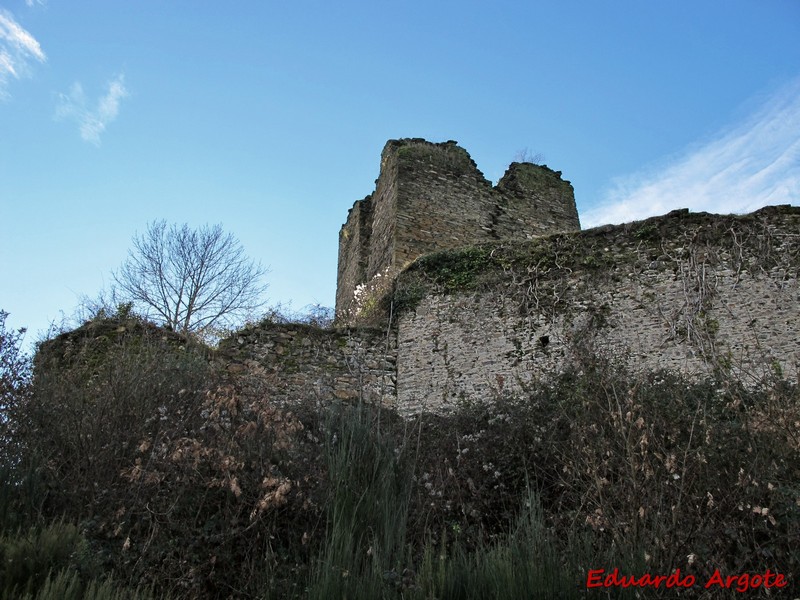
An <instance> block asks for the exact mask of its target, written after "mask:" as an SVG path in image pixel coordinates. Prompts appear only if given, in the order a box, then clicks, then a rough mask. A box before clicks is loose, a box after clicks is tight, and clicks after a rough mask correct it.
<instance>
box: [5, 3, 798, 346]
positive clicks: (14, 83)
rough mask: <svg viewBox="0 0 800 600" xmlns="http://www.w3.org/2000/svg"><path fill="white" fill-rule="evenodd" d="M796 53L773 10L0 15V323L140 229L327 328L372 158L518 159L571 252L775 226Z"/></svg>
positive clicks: (64, 6) (788, 27)
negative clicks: (541, 171)
mask: <svg viewBox="0 0 800 600" xmlns="http://www.w3.org/2000/svg"><path fill="white" fill-rule="evenodd" d="M798 40H800V1H798V0H768V1H763V0H760V1H759V0H749V1H744V0H715V1H711V0H695V1H692V2H689V1H688V0H687V1H683V2H680V1H673V2H654V1H647V2H646V1H642V0H635V1H634V0H613V1H612V0H607V1H597V0H593V1H586V0H584V1H581V2H578V1H574V0H559V1H558V2H555V1H548V2H537V1H532V0H529V1H525V2H521V1H516V2H510V1H505V0H495V1H493V2H477V1H470V0H459V1H453V2H450V1H437V0H426V1H424V2H422V1H416V0H413V1H402V0H395V1H394V2H381V1H379V0H372V1H370V2H361V1H348V0H340V2H330V1H329V0H328V1H323V2H308V1H304V0H296V1H294V2H274V1H270V0H262V1H259V2H252V1H242V2H236V3H216V2H215V3H212V2H198V1H197V0H195V1H193V2H189V1H179V0H173V1H166V0H160V1H157V2H156V1H153V0H137V1H136V2H132V1H129V2H108V1H99V0H96V1H92V2H88V1H83V0H71V1H70V2H66V1H65V0H0V214H2V234H0V308H2V309H5V310H6V311H8V312H10V313H11V316H10V317H9V321H8V324H9V325H12V326H15V327H19V326H27V327H28V328H29V330H30V331H31V335H32V336H35V335H36V332H37V331H39V330H42V329H44V328H46V326H47V324H48V323H49V322H50V321H51V320H54V319H55V320H58V319H60V317H61V312H62V311H63V312H64V313H65V314H67V315H69V314H71V313H72V311H73V310H74V308H75V306H76V304H77V303H78V300H79V296H81V295H83V294H86V295H89V296H93V295H96V294H97V293H98V292H99V290H100V289H101V288H103V287H107V286H108V285H109V283H110V273H111V271H112V270H113V269H115V268H117V267H118V266H119V265H120V263H121V262H122V261H123V260H124V258H125V256H126V253H127V249H128V248H129V247H130V240H131V237H132V236H133V235H134V234H135V233H136V232H137V231H138V232H141V231H143V230H144V229H145V227H146V225H147V223H148V222H150V221H152V220H155V219H166V220H167V221H170V222H176V223H183V222H188V223H189V224H191V225H201V224H204V223H212V224H213V223H221V224H222V225H223V227H224V228H225V230H226V231H229V232H231V233H233V234H234V235H235V236H236V237H238V238H239V240H240V241H241V242H242V244H243V245H244V247H245V250H246V252H247V253H248V255H249V256H251V257H252V258H254V259H256V260H260V261H261V262H262V263H263V264H264V265H265V266H268V267H269V268H270V270H271V272H270V274H269V275H268V278H267V280H268V283H269V284H270V288H269V291H268V301H269V302H270V303H271V304H275V303H278V302H283V303H286V302H290V301H291V302H292V306H293V307H294V308H300V307H302V306H304V305H306V304H309V303H321V304H323V305H332V304H333V302H334V294H335V284H336V260H337V243H338V231H339V227H340V226H341V224H342V223H343V222H344V219H345V217H346V214H347V210H348V209H349V208H350V206H351V205H352V203H353V202H354V201H355V200H357V199H360V198H363V197H364V196H366V195H367V194H369V193H370V192H371V191H372V190H373V187H374V180H375V178H376V177H377V175H378V167H379V154H380V151H381V149H382V147H383V145H384V143H385V142H386V140H387V139H391V138H399V137H424V138H427V139H430V140H432V141H445V140H449V139H454V140H458V141H459V142H460V144H461V145H462V146H463V147H464V148H466V149H467V150H468V151H469V152H470V154H471V155H472V157H473V159H474V160H475V161H476V162H477V164H478V167H479V168H480V169H481V170H482V171H483V172H484V174H485V175H486V176H487V178H489V179H491V180H492V181H495V182H496V181H497V179H498V178H499V177H500V176H501V175H502V174H503V172H504V170H505V168H506V166H507V165H508V163H509V162H511V161H512V160H514V157H515V155H517V154H518V153H519V152H520V151H521V150H523V149H526V148H527V149H528V150H529V151H530V152H531V153H540V154H542V155H543V156H544V162H546V163H547V164H548V165H549V166H550V167H551V168H554V169H557V170H560V171H562V172H563V174H564V175H563V176H564V177H565V178H566V179H568V180H570V181H571V182H572V184H573V186H574V187H575V196H576V200H577V203H578V210H579V213H580V215H581V220H582V223H583V224H584V226H592V225H597V224H601V223H606V222H623V221H629V220H633V219H638V218H643V217H646V216H649V215H654V214H660V213H664V212H668V211H669V210H672V209H675V208H681V207H688V208H690V209H692V210H709V211H713V212H742V211H749V210H752V209H754V208H757V207H759V206H763V205H765V204H776V203H791V204H800V42H798Z"/></svg>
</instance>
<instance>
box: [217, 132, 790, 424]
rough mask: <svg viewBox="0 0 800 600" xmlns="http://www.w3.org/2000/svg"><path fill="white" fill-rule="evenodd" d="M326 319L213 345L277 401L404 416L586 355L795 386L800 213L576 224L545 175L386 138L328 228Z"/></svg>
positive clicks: (515, 385) (676, 214)
mask: <svg viewBox="0 0 800 600" xmlns="http://www.w3.org/2000/svg"><path fill="white" fill-rule="evenodd" d="M387 307H388V309H387ZM336 315H337V323H338V325H337V327H335V328H333V329H319V328H315V327H310V326H304V325H282V324H274V323H264V324H262V325H257V326H253V327H248V328H245V329H243V330H241V331H239V332H237V333H236V334H235V335H234V336H233V337H231V338H228V339H227V340H223V342H222V343H221V344H220V350H221V353H222V356H224V357H225V360H226V361H227V362H226V364H227V368H228V370H229V371H230V372H231V373H241V374H250V375H252V376H255V377H257V378H258V379H259V380H260V381H262V382H263V383H264V385H265V386H266V388H267V391H268V392H269V397H270V398H271V399H272V400H273V401H276V402H292V401H293V400H297V399H308V398H312V399H317V400H318V401H319V402H322V403H324V402H330V401H331V400H333V399H339V400H344V401H365V402H371V403H380V404H383V405H385V406H387V407H392V408H394V409H396V410H397V411H398V412H399V413H401V414H410V413H417V412H420V411H434V412H443V411H448V410H450V409H452V408H453V407H455V406H457V404H458V403H459V402H460V401H462V400H464V399H471V400H483V401H487V400H491V399H492V398H496V397H498V396H499V395H509V394H510V395H524V394H525V393H526V390H527V389H529V386H531V385H532V384H535V383H536V382H538V381H543V380H547V378H548V377H550V376H552V375H554V374H557V373H559V372H562V371H564V370H565V369H567V368H569V366H570V365H571V364H575V361H576V360H579V359H580V357H587V356H588V357H608V358H611V359H613V360H616V361H620V362H623V363H626V364H627V365H628V366H629V367H631V368H633V369H635V370H639V371H657V370H660V369H665V370H671V371H678V372H681V373H683V374H684V375H687V376H689V377H696V378H707V377H712V378H716V379H718V380H723V381H740V382H742V383H743V384H745V385H757V384H758V383H759V382H760V381H764V380H765V378H769V377H774V376H778V377H781V378H787V379H790V380H794V381H797V379H798V376H800V344H798V340H800V208H798V207H792V206H776V207H766V208H763V209H761V210H759V211H757V212H755V213H752V214H749V215H710V214H706V213H689V211H688V210H685V209H684V210H677V211H673V212H671V213H669V214H668V215H664V216H661V217H653V218H650V219H647V220H644V221H638V222H633V223H626V224H624V225H616V226H604V227H597V228H594V229H589V230H583V231H581V230H580V224H579V221H578V214H577V211H576V208H575V200H574V196H573V190H572V186H571V185H570V183H569V182H567V181H564V180H563V179H561V174H560V173H558V172H556V171H552V170H550V169H548V168H547V167H543V166H537V165H533V164H525V163H523V164H520V163H514V164H512V165H511V166H510V167H509V169H508V171H507V172H506V174H505V175H504V176H503V178H502V179H501V180H500V181H499V182H498V184H497V185H496V186H494V187H493V186H492V185H491V183H490V182H488V181H487V180H486V179H485V178H484V176H483V175H482V174H481V173H480V171H478V169H477V167H476V166H475V164H474V163H473V161H472V159H471V158H470V157H469V155H468V154H467V152H466V151H465V150H463V149H462V148H460V147H458V146H457V145H456V143H455V142H445V143H441V144H433V143H430V142H426V141H424V140H419V139H406V140H396V141H390V142H388V143H387V144H386V147H385V148H384V150H383V154H382V157H381V172H380V176H379V178H378V180H377V182H376V189H375V191H374V192H373V193H372V194H371V195H370V196H367V197H366V198H365V199H364V200H359V201H357V202H356V203H355V205H354V206H353V208H352V209H351V210H350V212H349V214H348V217H347V222H346V223H345V224H344V226H343V227H342V229H341V232H340V234H339V268H338V286H337V292H336Z"/></svg>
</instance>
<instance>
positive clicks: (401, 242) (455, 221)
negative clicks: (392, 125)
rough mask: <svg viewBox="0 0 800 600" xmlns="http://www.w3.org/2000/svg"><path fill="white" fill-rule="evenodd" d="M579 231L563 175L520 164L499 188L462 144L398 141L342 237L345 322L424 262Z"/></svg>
mask: <svg viewBox="0 0 800 600" xmlns="http://www.w3.org/2000/svg"><path fill="white" fill-rule="evenodd" d="M578 229H580V223H579V221H578V212H577V209H576V207H575V198H574V193H573V190H572V186H571V185H570V183H569V182H568V181H564V180H563V179H561V173H559V172H558V171H552V170H550V169H548V168H547V167H545V166H539V165H534V164H531V163H512V164H511V166H510V167H509V168H508V170H507V171H506V173H505V175H504V176H503V177H502V179H501V180H500V181H499V182H498V184H497V186H495V187H492V184H491V183H490V182H489V181H488V180H487V179H486V178H485V177H484V176H483V174H482V173H481V172H480V171H479V170H478V168H477V166H476V165H475V163H474V162H473V160H472V159H471V158H470V156H469V154H468V153H467V151H466V150H464V149H463V148H461V147H459V146H458V145H457V144H456V142H452V141H450V142H444V143H441V144H434V143H431V142H427V141H425V140H421V139H402V140H390V141H389V142H387V144H386V146H385V147H384V149H383V153H382V155H381V170H380V176H379V177H378V180H377V181H376V188H375V191H374V192H373V193H372V194H371V195H369V196H367V197H366V198H364V199H363V200H359V201H357V202H356V203H355V204H354V205H353V208H352V209H350V212H349V213H348V216H347V222H346V223H345V224H344V225H343V226H342V229H341V231H340V232H339V270H338V277H337V288H336V317H337V321H338V322H339V323H348V322H351V321H353V319H354V317H356V316H358V313H359V312H361V310H362V309H363V308H364V306H365V305H366V304H367V303H368V302H369V301H370V300H373V299H374V298H364V296H365V295H366V296H374V295H375V291H376V290H375V289H373V288H377V289H378V291H380V290H381V289H382V288H381V286H380V285H379V284H380V283H381V279H382V280H383V281H386V280H391V279H392V278H393V277H394V276H395V275H396V274H397V273H398V272H399V271H400V270H402V269H403V268H404V267H405V266H407V265H408V264H410V263H411V262H412V261H413V260H414V259H416V258H417V257H419V256H422V255H424V254H428V253H430V252H434V251H436V250H442V249H448V248H459V247H463V246H469V245H472V244H478V243H481V242H490V241H498V240H526V239H531V238H533V237H536V236H541V235H546V234H550V233H556V232H561V231H575V230H578ZM359 287H360V289H359ZM357 290H358V291H357ZM359 294H360V295H361V298H357V296H359Z"/></svg>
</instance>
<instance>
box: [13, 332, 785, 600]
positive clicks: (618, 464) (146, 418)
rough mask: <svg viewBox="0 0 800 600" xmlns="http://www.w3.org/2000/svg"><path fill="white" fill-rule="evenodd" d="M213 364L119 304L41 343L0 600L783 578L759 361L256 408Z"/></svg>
mask: <svg viewBox="0 0 800 600" xmlns="http://www.w3.org/2000/svg"><path fill="white" fill-rule="evenodd" d="M6 333H8V332H6ZM225 367H226V363H225V361H224V357H223V356H221V355H219V354H218V353H216V352H214V351H211V350H209V349H207V348H205V347H203V346H202V345H199V344H196V343H193V342H190V341H188V340H186V339H184V338H181V337H180V336H177V335H176V334H173V333H171V332H167V331H164V330H162V329H159V328H156V327H154V326H152V325H150V324H147V323H144V322H141V321H139V320H137V319H134V318H125V319H117V320H102V321H95V322H90V323H88V324H87V325H85V326H84V327H82V328H80V329H78V330H76V331H73V332H70V333H67V334H64V335H62V336H60V337H58V338H56V339H54V340H52V341H51V342H49V343H46V344H44V345H43V346H42V347H41V349H40V351H39V354H38V357H37V361H36V368H35V371H34V376H33V379H32V381H31V382H30V385H29V386H17V387H15V388H13V389H10V391H9V395H6V394H5V392H4V406H3V419H4V425H5V426H6V427H5V429H4V435H3V444H4V452H3V457H4V465H3V469H4V471H3V472H4V474H5V476H4V479H3V482H4V483H3V490H2V496H1V497H0V499H1V501H2V505H0V508H1V509H2V510H0V515H2V517H3V520H2V526H3V529H2V538H0V553H2V558H3V565H4V566H3V569H4V571H2V573H3V575H2V586H0V589H2V596H3V597H8V598H12V597H14V598H16V597H23V595H24V594H25V593H27V594H28V596H27V597H31V598H49V597H74V598H78V597H96V598H123V597H124V598H134V597H157V598H161V597H172V598H228V597H236V598H370V599H372V598H419V599H423V598H424V599H429V598H441V599H451V598H556V597H560V598H572V597H574V598H584V597H586V596H587V593H588V592H591V593H589V595H590V596H592V595H593V594H594V595H596V596H597V597H608V596H618V595H619V596H623V597H627V596H630V597H634V596H633V592H632V591H630V590H623V589H622V588H621V587H619V586H613V587H609V588H601V590H602V593H600V592H597V591H596V590H594V589H591V590H587V577H588V576H589V573H590V571H593V570H597V569H605V570H606V571H607V572H611V571H613V569H614V568H618V569H619V572H620V573H621V574H627V575H635V576H637V577H640V576H642V575H644V574H651V575H653V576H655V575H657V574H663V575H670V574H671V573H674V572H675V571H676V570H678V569H680V573H681V577H683V578H684V580H685V577H687V576H690V575H691V576H692V577H695V578H696V582H697V583H696V584H695V585H692V586H690V587H688V588H686V589H683V590H682V591H683V596H684V597H729V596H730V591H729V590H723V589H721V588H720V587H719V586H712V587H711V588H710V589H708V590H707V589H704V584H705V582H706V581H708V580H709V578H711V577H712V576H713V575H714V573H715V570H717V569H718V570H719V571H720V572H721V573H723V574H724V575H726V576H727V575H736V576H739V575H742V574H744V573H749V574H757V573H761V574H762V575H763V574H764V573H765V571H766V570H767V569H769V570H770V571H771V572H772V573H780V574H782V576H783V577H785V578H786V579H787V580H788V581H789V584H788V587H787V588H782V589H777V588H772V589H770V590H769V593H768V592H767V590H765V589H764V587H763V586H761V587H759V588H757V589H752V590H749V592H748V595H749V596H750V597H759V596H765V597H766V596H770V597H773V596H774V595H775V594H776V593H781V592H784V593H787V594H788V596H787V597H793V596H791V593H794V594H795V595H796V590H797V587H796V586H797V578H798V575H799V574H800V544H798V543H797V542H798V540H800V404H798V400H800V392H798V389H797V386H796V385H794V384H790V383H787V382H785V381H782V380H780V379H779V378H777V377H775V378H774V379H773V380H772V381H769V382H767V383H765V385H764V386H762V387H761V388H759V389H755V390H753V389H751V390H745V389H743V388H741V387H739V386H737V385H733V384H730V383H729V382H726V381H711V380H708V381H703V382H688V381H684V380H682V379H681V378H679V377H678V376H676V375H671V374H667V373H647V374H632V373H630V372H628V371H626V370H625V368H623V367H620V366H618V365H614V364H610V363H607V362H603V361H601V360H600V359H596V358H586V359H585V360H584V362H582V363H578V364H575V365H574V368H572V369H570V370H568V371H567V372H565V373H563V374H562V375H560V376H558V377H556V378H555V379H553V380H552V381H550V382H548V383H547V384H544V383H542V384H537V385H531V386H529V387H528V388H527V389H525V391H524V393H522V394H515V395H513V396H512V395H510V394H502V393H499V394H498V395H497V396H496V397H494V398H492V399H491V401H490V402H477V401H474V399H470V398H466V399H465V400H464V401H463V402H462V403H461V405H460V406H459V407H458V410H456V411H454V412H453V413H451V414H449V415H447V416H442V415H438V416H437V415H431V414H420V415H417V416H415V417H413V418H409V419H401V418H399V417H398V416H397V415H396V414H395V413H394V412H393V411H392V410H389V409H387V408H380V407H371V406H368V405H359V404H358V403H357V402H354V403H349V404H348V403H336V402H334V401H331V402H326V403H320V402H318V401H317V400H316V399H309V398H296V401H294V402H291V403H285V402H281V403H276V402H273V401H272V399H271V398H270V395H269V393H268V391H267V390H268V388H267V387H265V386H264V385H263V382H262V381H260V380H259V379H258V377H256V376H255V375H254V374H252V373H249V372H237V373H231V372H230V371H229V370H228V369H227V368H225ZM278 376H280V374H278ZM48 572H49V573H50V576H49V578H48V577H47V573H48ZM109 578H110V579H109ZM740 583H741V582H740V580H739V579H737V580H736V582H734V585H736V584H740ZM65 590H66V591H65ZM70 590H72V591H70ZM98 590H99V591H98ZM787 590H788V591H787ZM677 591H678V590H677V589H676V588H674V587H672V588H669V589H668V588H666V587H665V585H661V586H660V587H659V588H658V589H654V588H653V587H647V588H644V589H642V590H641V593H643V594H644V595H645V596H646V597H651V596H652V597H673V596H674V595H675V594H676V592H677ZM626 592H627V593H626ZM92 594H94V595H92Z"/></svg>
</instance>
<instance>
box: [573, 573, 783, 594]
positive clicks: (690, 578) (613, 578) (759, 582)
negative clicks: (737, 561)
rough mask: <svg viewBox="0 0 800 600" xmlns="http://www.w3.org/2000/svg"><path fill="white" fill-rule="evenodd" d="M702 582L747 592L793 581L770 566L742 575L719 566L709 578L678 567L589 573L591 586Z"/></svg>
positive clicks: (684, 585)
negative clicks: (662, 572)
mask: <svg viewBox="0 0 800 600" xmlns="http://www.w3.org/2000/svg"><path fill="white" fill-rule="evenodd" d="M695 585H702V586H703V587H704V588H705V589H730V590H736V591H737V592H747V591H750V590H756V589H759V588H764V589H769V588H783V587H786V586H787V585H789V582H788V581H787V580H786V577H784V576H783V574H781V573H774V572H772V571H771V570H769V569H767V570H766V571H765V572H764V573H741V574H738V575H723V574H722V573H720V571H719V569H715V570H714V573H713V575H711V576H710V577H709V578H708V579H706V580H702V579H701V580H699V581H698V579H697V577H695V576H694V575H682V574H681V570H680V569H675V571H673V572H672V573H670V574H669V575H651V574H650V573H645V574H644V575H640V576H638V577H637V576H635V575H622V574H620V572H619V569H614V570H612V571H606V570H605V569H590V570H589V573H588V574H587V576H586V587H587V588H602V587H605V588H611V587H618V588H636V587H638V588H690V587H693V586H695Z"/></svg>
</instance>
